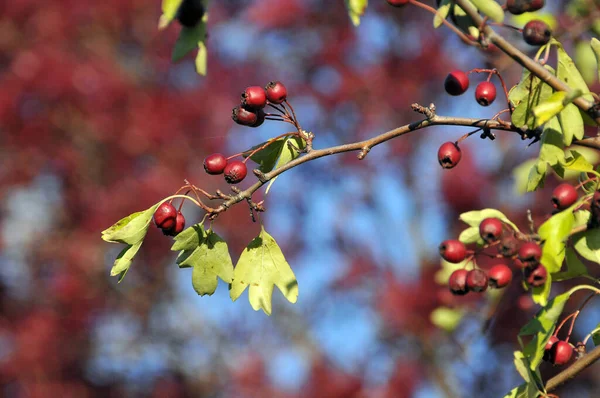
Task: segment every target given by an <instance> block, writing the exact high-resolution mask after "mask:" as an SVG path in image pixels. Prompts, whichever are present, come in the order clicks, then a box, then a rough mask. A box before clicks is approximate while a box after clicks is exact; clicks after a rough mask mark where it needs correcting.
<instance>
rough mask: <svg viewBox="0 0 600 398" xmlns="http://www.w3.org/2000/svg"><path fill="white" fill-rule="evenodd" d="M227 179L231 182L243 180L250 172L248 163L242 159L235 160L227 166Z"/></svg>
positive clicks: (235, 182)
mask: <svg viewBox="0 0 600 398" xmlns="http://www.w3.org/2000/svg"><path fill="white" fill-rule="evenodd" d="M224 173H225V181H227V183H229V184H237V183H238V182H241V181H242V180H243V179H244V178H246V174H248V169H247V168H246V163H244V162H242V161H241V160H234V161H233V162H230V163H228V164H227V166H225V171H224Z"/></svg>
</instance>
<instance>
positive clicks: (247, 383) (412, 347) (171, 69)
mask: <svg viewBox="0 0 600 398" xmlns="http://www.w3.org/2000/svg"><path fill="white" fill-rule="evenodd" d="M552 3H553V4H552V5H550V6H549V8H548V10H549V11H550V12H554V13H558V12H560V11H561V9H562V8H561V7H562V4H561V3H560V2H552ZM209 11H210V21H209V35H210V37H209V41H208V48H209V60H208V77H206V78H202V77H200V76H198V75H197V74H196V73H195V71H194V66H193V57H188V58H186V59H185V60H183V61H182V62H180V63H178V64H172V63H171V62H170V50H171V49H172V47H173V44H174V41H175V38H176V36H177V33H178V31H179V27H178V26H177V24H175V23H174V24H172V25H171V26H170V27H169V28H168V29H167V30H166V31H163V32H158V30H157V21H158V17H159V15H160V1H159V0H154V1H145V0H104V1H95V0H90V1H75V0H46V1H43V2H39V1H33V0H14V1H10V2H8V1H3V2H0V194H1V198H2V201H1V218H0V222H1V224H0V228H1V229H0V286H1V288H0V396H3V397H59V396H60V397H153V398H158V397H161V398H162V397H174V398H182V397H285V398H294V397H327V398H329V397H331V398H335V397H385V398H387V397H414V398H430V397H431V398H433V397H501V396H503V394H504V393H506V392H507V391H508V390H510V389H511V388H512V387H513V386H515V385H517V384H519V383H520V379H519V376H518V374H517V373H516V371H515V370H514V367H513V363H512V352H513V350H514V349H515V348H516V347H517V346H516V334H517V332H518V329H519V328H520V327H521V326H522V325H523V324H524V323H525V322H526V321H527V319H529V318H530V317H531V316H532V315H533V314H534V313H535V312H536V310H537V308H536V306H535V305H533V303H532V302H531V300H530V299H529V298H528V297H527V296H526V295H524V294H523V291H522V289H521V288H520V287H519V283H513V285H512V286H511V287H509V288H507V289H505V290H506V292H505V293H504V296H503V297H501V298H499V299H498V298H496V299H494V300H491V299H480V298H479V299H478V298H473V297H470V296H467V297H464V298H455V297H452V296H451V295H449V293H448V292H447V289H446V287H444V286H440V285H438V284H436V283H435V281H434V274H435V273H436V272H437V271H438V270H439V259H438V257H437V246H438V244H439V242H440V241H442V240H443V239H446V238H448V237H453V236H456V235H457V234H458V233H459V232H460V230H461V228H462V226H461V225H460V223H459V221H458V215H459V214H460V213H461V212H463V211H467V210H472V209H480V208H485V207H495V208H499V209H500V210H502V211H503V212H505V213H506V214H507V215H509V216H510V217H511V218H512V219H513V220H514V221H515V222H517V223H518V224H520V225H525V221H526V220H525V217H524V215H525V210H526V209H527V208H530V209H532V211H533V214H534V218H535V220H536V221H540V220H543V219H544V217H547V216H548V215H549V214H550V212H551V210H552V209H551V206H550V201H549V199H548V198H549V196H550V195H549V192H551V189H552V187H553V186H554V185H555V184H556V181H555V180H554V179H552V178H551V179H550V180H549V182H548V183H547V184H546V188H545V189H543V190H541V191H539V192H537V193H534V194H528V195H525V196H519V195H517V194H516V192H515V180H514V178H513V176H512V174H511V170H512V169H513V168H514V167H515V166H517V165H519V164H521V163H522V162H524V161H525V160H527V159H529V158H532V157H535V156H536V152H537V150H538V149H537V147H536V146H533V147H527V146H526V143H524V142H522V141H520V139H519V137H517V136H512V135H508V134H502V133H500V134H498V138H497V139H496V140H495V141H490V140H485V141H484V140H480V139H479V138H478V136H477V135H476V136H474V137H473V138H471V139H469V140H468V141H466V143H465V145H464V146H463V160H462V162H461V164H460V165H459V166H458V167H456V168H455V169H453V170H451V171H443V170H441V168H440V167H439V165H438V163H437V156H436V153H437V148H438V146H439V145H440V144H441V143H442V142H444V141H448V140H455V139H457V138H458V137H460V136H461V135H462V134H464V133H465V132H467V131H465V129H464V128H451V127H436V128H431V129H427V130H421V131H417V132H415V133H413V134H410V135H409V136H405V137H401V138H399V139H396V140H393V141H391V142H388V143H386V144H384V145H381V146H379V147H376V148H374V149H373V150H372V151H371V152H370V154H369V155H368V156H367V158H366V159H365V160H363V161H359V160H357V159H356V154H352V153H350V154H344V155H339V156H335V157H327V158H323V159H320V160H317V161H314V162H310V163H308V164H305V165H303V166H302V167H298V168H296V169H293V170H291V171H289V172H287V173H285V174H284V175H283V176H282V177H280V178H279V179H278V180H277V182H276V183H275V184H274V186H273V187H272V190H271V192H270V193H269V195H268V197H266V198H265V199H266V202H265V205H266V207H267V212H266V213H265V214H263V215H262V217H261V221H262V222H263V223H264V224H265V227H266V229H267V230H268V231H269V232H270V233H271V234H272V235H273V236H274V237H275V239H277V241H278V242H279V244H280V245H281V247H282V248H283V250H284V253H285V254H286V256H287V259H288V261H289V263H290V264H291V265H292V268H293V269H294V271H295V273H296V276H297V278H298V282H299V289H300V296H299V299H298V303H297V304H295V305H291V304H289V303H287V302H286V301H285V300H284V299H283V298H282V296H281V295H280V294H279V292H278V291H276V292H275V294H274V295H273V297H274V310H273V315H272V316H271V317H267V316H266V315H265V314H263V313H262V312H255V311H253V310H252V308H251V307H250V305H249V303H248V302H247V295H246V294H244V295H243V296H242V297H241V298H240V299H239V300H238V301H237V302H235V303H231V301H230V299H229V295H228V291H227V286H226V285H225V284H223V283H220V286H219V288H218V289H217V291H216V293H215V294H214V295H213V296H211V297H199V296H197V295H196V293H195V292H194V290H193V288H192V285H191V271H190V270H189V269H186V270H179V269H178V267H177V266H176V265H175V262H174V260H175V256H176V254H175V253H173V252H171V251H170V250H169V248H170V245H171V240H170V239H169V238H167V237H164V236H162V234H161V233H160V231H159V230H157V229H156V228H154V227H151V229H150V231H149V233H148V236H147V238H146V241H145V243H144V245H143V246H142V249H141V251H140V253H139V254H138V256H137V257H136V259H135V260H134V264H133V266H132V268H131V270H130V272H129V273H128V275H127V277H126V278H125V280H124V281H123V282H122V283H121V284H117V281H116V278H111V277H110V276H109V270H110V267H111V265H112V262H113V261H114V258H115V257H116V255H117V254H118V252H119V251H120V247H118V245H111V244H108V243H105V242H103V241H102V240H101V239H100V231H101V230H103V229H105V228H107V227H108V226H110V225H111V224H112V223H113V222H115V221H116V220H118V219H120V218H121V217H123V216H125V215H127V214H129V213H132V212H134V211H138V210H142V209H146V208H148V207H149V206H151V205H152V204H154V203H156V202H158V201H159V200H160V199H162V198H163V197H166V196H168V195H170V194H172V193H173V192H174V191H175V190H177V189H178V188H179V187H180V186H181V185H182V184H183V180H184V179H189V180H190V181H191V182H193V183H194V184H196V185H198V186H200V187H203V188H204V189H206V190H208V191H214V190H216V189H222V190H224V189H227V187H226V184H225V183H224V181H223V180H222V179H221V177H220V176H218V177H214V176H213V177H211V176H208V175H206V174H205V173H204V171H203V168H202V162H203V159H204V157H205V156H206V155H208V154H210V153H213V152H223V153H226V154H233V153H237V152H239V151H241V150H244V149H247V148H249V147H251V146H252V145H255V144H257V143H259V142H262V141H264V140H266V139H267V138H269V137H272V136H275V135H278V134H281V133H284V132H286V131H287V130H286V129H287V127H286V125H283V124H281V123H276V122H269V123H265V124H264V125H263V126H262V127H260V128H258V129H248V128H242V127H239V126H236V125H234V123H233V122H232V121H231V118H230V114H231V108H232V107H233V106H235V105H236V104H237V103H238V101H239V95H240V93H241V91H243V89H244V88H245V87H247V86H249V85H256V84H258V85H264V84H266V83H267V82H269V81H270V80H281V81H282V82H284V83H285V84H286V86H287V87H288V92H289V99H290V102H291V103H292V104H293V106H294V107H295V109H296V112H297V114H298V116H299V120H300V122H301V124H302V126H303V127H304V128H305V129H306V130H309V131H313V132H314V133H315V135H316V140H315V146H316V147H318V148H321V147H325V146H330V145H335V144H342V143H347V142H352V141H356V140H359V139H364V138H367V137H371V136H374V135H376V134H379V133H381V132H384V131H387V130H389V129H392V128H394V127H396V126H399V125H402V124H406V123H408V122H412V121H415V120H418V119H419V117H420V115H417V114H414V113H413V112H412V111H411V110H410V104H411V103H414V102H419V103H421V104H424V105H426V104H429V103H431V102H434V103H435V104H436V106H437V109H438V113H439V114H442V115H449V116H451V115H462V116H470V117H490V116H492V115H493V114H495V113H496V112H497V111H499V110H501V109H502V108H503V101H502V98H501V96H499V99H498V100H497V101H496V103H495V104H494V105H493V106H491V107H489V108H481V107H479V106H478V105H477V104H476V102H475V101H474V100H473V90H474V89H473V87H474V86H475V84H474V83H475V81H477V79H481V80H484V79H485V76H480V77H475V80H474V81H472V84H471V86H472V88H471V89H470V90H469V92H468V93H467V94H466V95H464V96H462V97H452V98H450V97H448V96H446V95H444V93H443V79H444V78H445V76H446V74H447V73H448V72H449V71H450V70H452V69H455V68H460V69H464V70H467V69H471V68H474V67H490V66H495V67H497V68H499V69H500V70H501V71H502V73H503V76H504V77H505V79H506V80H507V82H508V83H509V84H511V85H512V84H515V83H516V82H517V81H518V79H519V77H520V72H521V71H520V69H519V67H518V66H516V65H513V63H512V62H511V61H510V60H509V59H507V58H506V57H504V56H503V55H502V54H499V53H497V52H495V51H493V49H492V50H490V51H487V52H483V51H480V50H477V49H475V48H472V47H467V46H465V45H464V44H462V43H461V42H460V40H458V39H457V38H456V37H455V36H453V35H451V34H450V31H449V30H447V28H445V27H442V28H440V29H439V30H433V29H432V15H431V14H428V13H426V12H425V11H423V10H420V9H417V8H414V7H405V8H402V9H395V8H392V7H389V6H388V5H387V4H386V2H385V1H383V0H372V1H371V5H370V7H369V9H368V12H367V14H366V15H365V16H364V17H363V18H362V23H361V25H360V27H358V28H354V27H353V26H352V25H351V23H350V22H349V19H348V17H347V14H346V11H345V8H344V2H343V1H341V0H339V1H317V0H255V1H233V0H230V1H224V0H223V1H214V2H212V4H211V6H210V9H209ZM557 23H558V24H559V26H560V29H562V30H563V31H567V30H568V29H569V28H570V27H571V26H573V24H575V23H576V21H575V20H574V19H573V18H569V17H568V16H565V17H561V18H558V20H557ZM583 32H585V29H583ZM505 33H506V34H507V35H508V36H509V37H510V38H512V39H514V40H515V41H516V42H519V37H518V34H516V33H513V32H512V31H511V30H506V31H505ZM519 46H521V47H523V46H524V45H521V44H519ZM523 49H524V50H527V51H531V50H532V49H531V48H527V47H523ZM596 84H597V83H596ZM593 87H595V88H596V91H598V90H597V88H598V86H597V85H596V86H593ZM252 180H253V178H251V177H250V178H247V181H244V183H242V184H241V185H242V186H246V185H249V184H251V182H252ZM262 196H263V194H262V193H259V194H257V199H260V198H261V197H262ZM184 214H185V216H186V218H187V220H188V225H190V224H191V222H198V221H200V220H201V218H202V214H200V213H199V212H198V211H196V210H195V209H193V208H191V207H189V206H186V207H184ZM214 228H215V230H216V231H217V232H218V233H219V234H220V235H221V236H223V237H224V238H225V239H226V240H227V242H228V244H229V247H230V250H231V253H232V257H233V259H234V262H235V261H236V260H237V257H238V256H239V253H240V252H241V251H242V249H243V248H244V247H245V245H246V244H247V243H248V242H249V241H250V240H251V239H252V238H253V237H254V236H255V235H256V234H257V233H258V232H259V229H260V226H259V224H258V223H252V221H251V220H250V218H249V217H248V210H247V208H246V207H244V206H236V207H235V208H233V209H231V210H230V211H227V212H226V213H225V214H223V215H222V216H221V217H219V219H218V220H217V222H216V223H215V225H214ZM567 287H568V286H565V288H567ZM559 289H560V288H559ZM573 301H577V300H573ZM577 304H578V302H574V303H572V305H573V306H576V305H577ZM440 305H444V306H449V307H454V306H460V307H464V308H466V309H467V315H466V316H465V317H464V319H463V320H462V322H461V324H460V325H459V326H458V327H457V328H456V329H455V330H454V331H453V332H452V333H446V332H443V331H441V330H439V329H438V328H436V327H435V326H433V325H432V323H431V321H430V313H431V311H432V310H433V309H435V308H436V307H438V306H440ZM584 315H585V316H581V317H580V318H579V319H578V322H577V325H576V328H575V333H576V336H578V337H579V338H581V336H584V335H585V334H587V332H589V331H590V330H591V329H593V328H594V327H595V325H596V324H597V323H598V320H599V319H600V306H599V305H598V303H595V304H592V305H589V306H588V307H586V310H585V314H584ZM597 370H598V368H597V366H596V368H595V370H594V368H593V367H592V368H591V369H589V370H588V371H587V372H585V373H584V374H583V375H581V376H580V377H579V378H578V379H577V381H576V382H573V383H571V384H569V385H568V386H567V387H565V388H564V389H563V390H561V391H560V392H559V393H560V394H561V397H562V396H565V397H597V396H600V380H599V376H598V375H599V374H600V373H598V371H597ZM557 371H558V369H552V368H551V367H550V366H549V365H547V364H543V365H542V373H543V374H544V376H545V377H548V376H550V375H551V374H553V373H556V372H557ZM562 394H564V395H562Z"/></svg>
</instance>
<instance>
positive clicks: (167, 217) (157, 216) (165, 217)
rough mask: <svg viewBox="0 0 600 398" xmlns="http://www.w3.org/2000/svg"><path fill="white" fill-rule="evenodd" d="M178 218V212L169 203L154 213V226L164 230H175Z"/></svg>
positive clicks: (159, 207)
mask: <svg viewBox="0 0 600 398" xmlns="http://www.w3.org/2000/svg"><path fill="white" fill-rule="evenodd" d="M176 218H177V210H176V209H175V207H174V206H173V205H172V204H171V203H169V202H165V203H163V204H162V205H160V206H158V209H156V211H155V212H154V224H156V226H157V227H158V228H160V229H162V230H165V229H170V228H173V227H174V226H175V219H176Z"/></svg>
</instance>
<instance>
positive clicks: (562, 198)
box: [552, 183, 578, 210]
mask: <svg viewBox="0 0 600 398" xmlns="http://www.w3.org/2000/svg"><path fill="white" fill-rule="evenodd" d="M577 198H578V195H577V189H575V187H574V186H573V185H571V184H567V183H564V184H560V185H559V186H557V187H556V188H554V191H552V205H554V208H555V209H558V210H564V209H566V208H567V207H571V206H572V205H573V204H574V203H575V202H577Z"/></svg>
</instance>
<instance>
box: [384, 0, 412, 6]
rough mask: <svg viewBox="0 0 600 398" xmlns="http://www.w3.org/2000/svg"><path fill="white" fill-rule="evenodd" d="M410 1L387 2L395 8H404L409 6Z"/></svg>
mask: <svg viewBox="0 0 600 398" xmlns="http://www.w3.org/2000/svg"><path fill="white" fill-rule="evenodd" d="M408 1H409V0H387V2H388V4H389V5H391V6H393V7H402V6H403V5H406V4H408Z"/></svg>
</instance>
